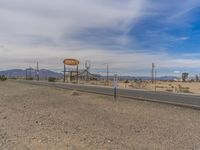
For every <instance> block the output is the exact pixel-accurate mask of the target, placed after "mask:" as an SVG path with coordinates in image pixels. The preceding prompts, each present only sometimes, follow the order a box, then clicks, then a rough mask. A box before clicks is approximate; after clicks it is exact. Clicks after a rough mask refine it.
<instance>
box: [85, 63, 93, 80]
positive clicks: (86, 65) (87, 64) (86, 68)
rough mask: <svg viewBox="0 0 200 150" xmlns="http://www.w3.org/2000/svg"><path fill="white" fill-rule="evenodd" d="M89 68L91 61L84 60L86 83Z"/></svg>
mask: <svg viewBox="0 0 200 150" xmlns="http://www.w3.org/2000/svg"><path fill="white" fill-rule="evenodd" d="M90 67H91V61H90V60H86V61H85V71H84V72H86V76H85V80H86V81H88V79H89V78H88V73H89V69H90Z"/></svg>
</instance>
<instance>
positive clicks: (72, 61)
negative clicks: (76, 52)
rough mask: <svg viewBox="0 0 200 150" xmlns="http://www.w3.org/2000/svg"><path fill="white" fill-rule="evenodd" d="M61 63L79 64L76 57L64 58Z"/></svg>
mask: <svg viewBox="0 0 200 150" xmlns="http://www.w3.org/2000/svg"><path fill="white" fill-rule="evenodd" d="M63 63H64V64H65V65H72V66H73V65H78V64H79V60H77V59H71V58H70V59H64V61H63Z"/></svg>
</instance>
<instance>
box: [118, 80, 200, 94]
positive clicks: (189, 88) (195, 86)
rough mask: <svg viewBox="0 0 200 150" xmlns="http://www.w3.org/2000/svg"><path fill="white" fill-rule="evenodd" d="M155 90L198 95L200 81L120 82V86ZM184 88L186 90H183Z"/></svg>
mask: <svg viewBox="0 0 200 150" xmlns="http://www.w3.org/2000/svg"><path fill="white" fill-rule="evenodd" d="M155 86H156V91H167V92H177V93H180V92H181V93H185V94H196V95H200V83H199V82H175V81H174V82H164V81H157V82H156V84H152V83H151V82H141V83H131V82H130V83H124V82H120V83H119V87H120V88H128V89H133V88H138V89H145V90H152V91H154V90H155ZM184 89H186V90H184Z"/></svg>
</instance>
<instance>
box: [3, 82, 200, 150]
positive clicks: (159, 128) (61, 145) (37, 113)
mask: <svg viewBox="0 0 200 150" xmlns="http://www.w3.org/2000/svg"><path fill="white" fill-rule="evenodd" d="M75 95H76V94H75ZM0 149H2V150H6V149H14V150H15V149H16V150H29V149H31V150H36V149H37V150H40V149H41V150H51V149H52V150H53V149H55V150H65V149H66V150H79V149H81V150H84V149H85V150H117V149H119V150H126V149H127V150H129V149H130V150H199V149H200V111H198V110H192V109H186V108H181V107H176V106H171V105H164V104H157V103H150V102H143V101H134V100H128V99H122V98H120V99H118V101H117V102H115V101H113V98H112V97H107V96H101V95H95V94H87V93H79V95H78V96H77V95H76V96H74V95H72V91H67V90H61V89H55V88H47V87H39V86H32V85H26V84H22V83H12V82H3V83H2V82H0Z"/></svg>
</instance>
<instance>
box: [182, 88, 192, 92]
mask: <svg viewBox="0 0 200 150" xmlns="http://www.w3.org/2000/svg"><path fill="white" fill-rule="evenodd" d="M180 92H183V93H191V92H190V88H189V87H181V88H180Z"/></svg>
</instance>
